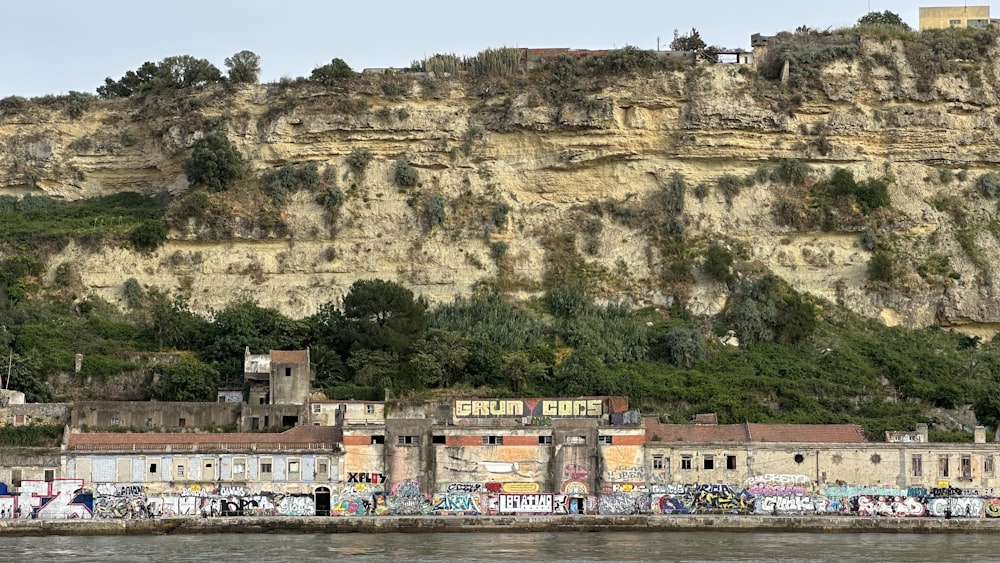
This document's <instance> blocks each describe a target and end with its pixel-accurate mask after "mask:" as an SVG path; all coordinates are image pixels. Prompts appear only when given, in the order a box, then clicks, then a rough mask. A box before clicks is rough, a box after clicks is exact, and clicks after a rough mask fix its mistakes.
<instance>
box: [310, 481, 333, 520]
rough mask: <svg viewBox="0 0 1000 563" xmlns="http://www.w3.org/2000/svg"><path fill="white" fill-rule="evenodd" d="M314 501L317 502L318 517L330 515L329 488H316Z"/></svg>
mask: <svg viewBox="0 0 1000 563" xmlns="http://www.w3.org/2000/svg"><path fill="white" fill-rule="evenodd" d="M313 499H314V500H315V501H316V516H329V515H330V489H329V488H327V487H316V490H315V491H313Z"/></svg>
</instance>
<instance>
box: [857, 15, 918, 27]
mask: <svg viewBox="0 0 1000 563" xmlns="http://www.w3.org/2000/svg"><path fill="white" fill-rule="evenodd" d="M858 25H884V26H892V27H901V28H903V29H905V30H906V31H909V30H910V26H908V25H906V22H904V21H903V18H901V17H899V14H897V13H895V12H890V11H889V10H886V11H884V12H869V13H867V14H865V15H864V16H862V17H861V19H859V20H858Z"/></svg>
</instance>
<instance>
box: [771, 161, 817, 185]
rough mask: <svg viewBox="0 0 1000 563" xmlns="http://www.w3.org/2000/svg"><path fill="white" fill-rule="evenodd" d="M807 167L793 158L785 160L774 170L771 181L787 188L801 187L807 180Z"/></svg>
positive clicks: (808, 170)
mask: <svg viewBox="0 0 1000 563" xmlns="http://www.w3.org/2000/svg"><path fill="white" fill-rule="evenodd" d="M810 172H811V170H810V169H809V165H808V164H805V163H803V162H801V161H799V160H798V159H795V158H786V159H783V160H782V161H781V162H779V163H778V166H777V168H775V169H774V173H773V175H772V179H773V180H774V181H775V182H780V183H783V184H786V185H789V186H801V185H803V184H805V183H806V180H807V179H808V178H809V173H810Z"/></svg>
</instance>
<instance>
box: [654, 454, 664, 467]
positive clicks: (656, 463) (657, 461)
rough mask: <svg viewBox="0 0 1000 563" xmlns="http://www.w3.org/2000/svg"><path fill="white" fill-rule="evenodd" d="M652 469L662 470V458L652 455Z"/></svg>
mask: <svg viewBox="0 0 1000 563" xmlns="http://www.w3.org/2000/svg"><path fill="white" fill-rule="evenodd" d="M653 469H663V456H662V455H654V456H653Z"/></svg>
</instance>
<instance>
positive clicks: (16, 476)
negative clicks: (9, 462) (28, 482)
mask: <svg viewBox="0 0 1000 563" xmlns="http://www.w3.org/2000/svg"><path fill="white" fill-rule="evenodd" d="M10 484H11V485H13V486H15V487H20V486H21V470H20V469H11V470H10Z"/></svg>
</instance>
